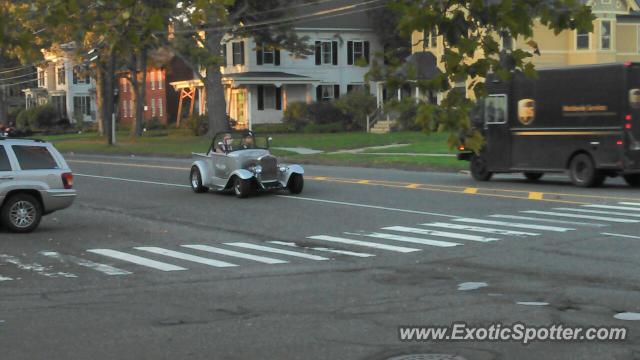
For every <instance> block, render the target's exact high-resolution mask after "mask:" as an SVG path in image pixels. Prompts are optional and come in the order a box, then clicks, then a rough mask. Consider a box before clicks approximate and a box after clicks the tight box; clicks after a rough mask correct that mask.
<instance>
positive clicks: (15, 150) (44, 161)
mask: <svg viewBox="0 0 640 360" xmlns="http://www.w3.org/2000/svg"><path fill="white" fill-rule="evenodd" d="M75 197H76V192H75V190H74V189H73V174H72V173H71V170H70V169H69V166H68V165H67V163H66V162H65V160H64V158H63V157H62V155H60V153H59V152H58V151H57V150H56V149H55V148H54V147H53V145H52V144H50V143H48V142H44V141H41V140H26V139H9V138H0V223H1V224H2V225H3V226H4V227H5V228H7V229H8V230H10V231H12V232H17V233H27V232H31V231H33V230H35V229H36V228H37V227H38V225H39V224H40V220H41V219H42V216H44V215H48V214H51V213H52V212H54V211H57V210H61V209H64V208H67V207H69V206H71V204H72V203H73V201H74V199H75Z"/></svg>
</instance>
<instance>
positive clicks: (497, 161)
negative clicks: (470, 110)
mask: <svg viewBox="0 0 640 360" xmlns="http://www.w3.org/2000/svg"><path fill="white" fill-rule="evenodd" d="M484 123H485V133H486V137H487V138H486V139H485V140H486V146H485V156H486V159H487V165H488V167H489V169H490V171H500V170H508V169H509V167H510V161H511V133H510V131H509V112H508V99H507V95H506V94H495V95H490V96H488V97H487V98H486V99H485V100H484Z"/></svg>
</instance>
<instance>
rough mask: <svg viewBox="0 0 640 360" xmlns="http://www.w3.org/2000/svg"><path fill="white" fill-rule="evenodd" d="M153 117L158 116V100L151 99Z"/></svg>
mask: <svg viewBox="0 0 640 360" xmlns="http://www.w3.org/2000/svg"><path fill="white" fill-rule="evenodd" d="M151 116H156V99H151Z"/></svg>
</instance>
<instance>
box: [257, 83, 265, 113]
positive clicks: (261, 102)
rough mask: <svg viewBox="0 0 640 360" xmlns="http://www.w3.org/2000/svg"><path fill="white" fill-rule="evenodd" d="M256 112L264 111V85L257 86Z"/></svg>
mask: <svg viewBox="0 0 640 360" xmlns="http://www.w3.org/2000/svg"><path fill="white" fill-rule="evenodd" d="M258 110H264V85H258Z"/></svg>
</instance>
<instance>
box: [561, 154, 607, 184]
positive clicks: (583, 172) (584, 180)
mask: <svg viewBox="0 0 640 360" xmlns="http://www.w3.org/2000/svg"><path fill="white" fill-rule="evenodd" d="M569 176H570V177H571V182H573V184H574V185H576V186H579V187H598V186H601V185H602V184H603V183H604V180H605V178H606V175H605V174H604V173H603V172H602V171H600V170H598V169H596V165H595V163H594V162H593V158H591V156H590V155H587V154H578V155H576V156H574V157H573V158H572V159H571V163H570V164H569Z"/></svg>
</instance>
